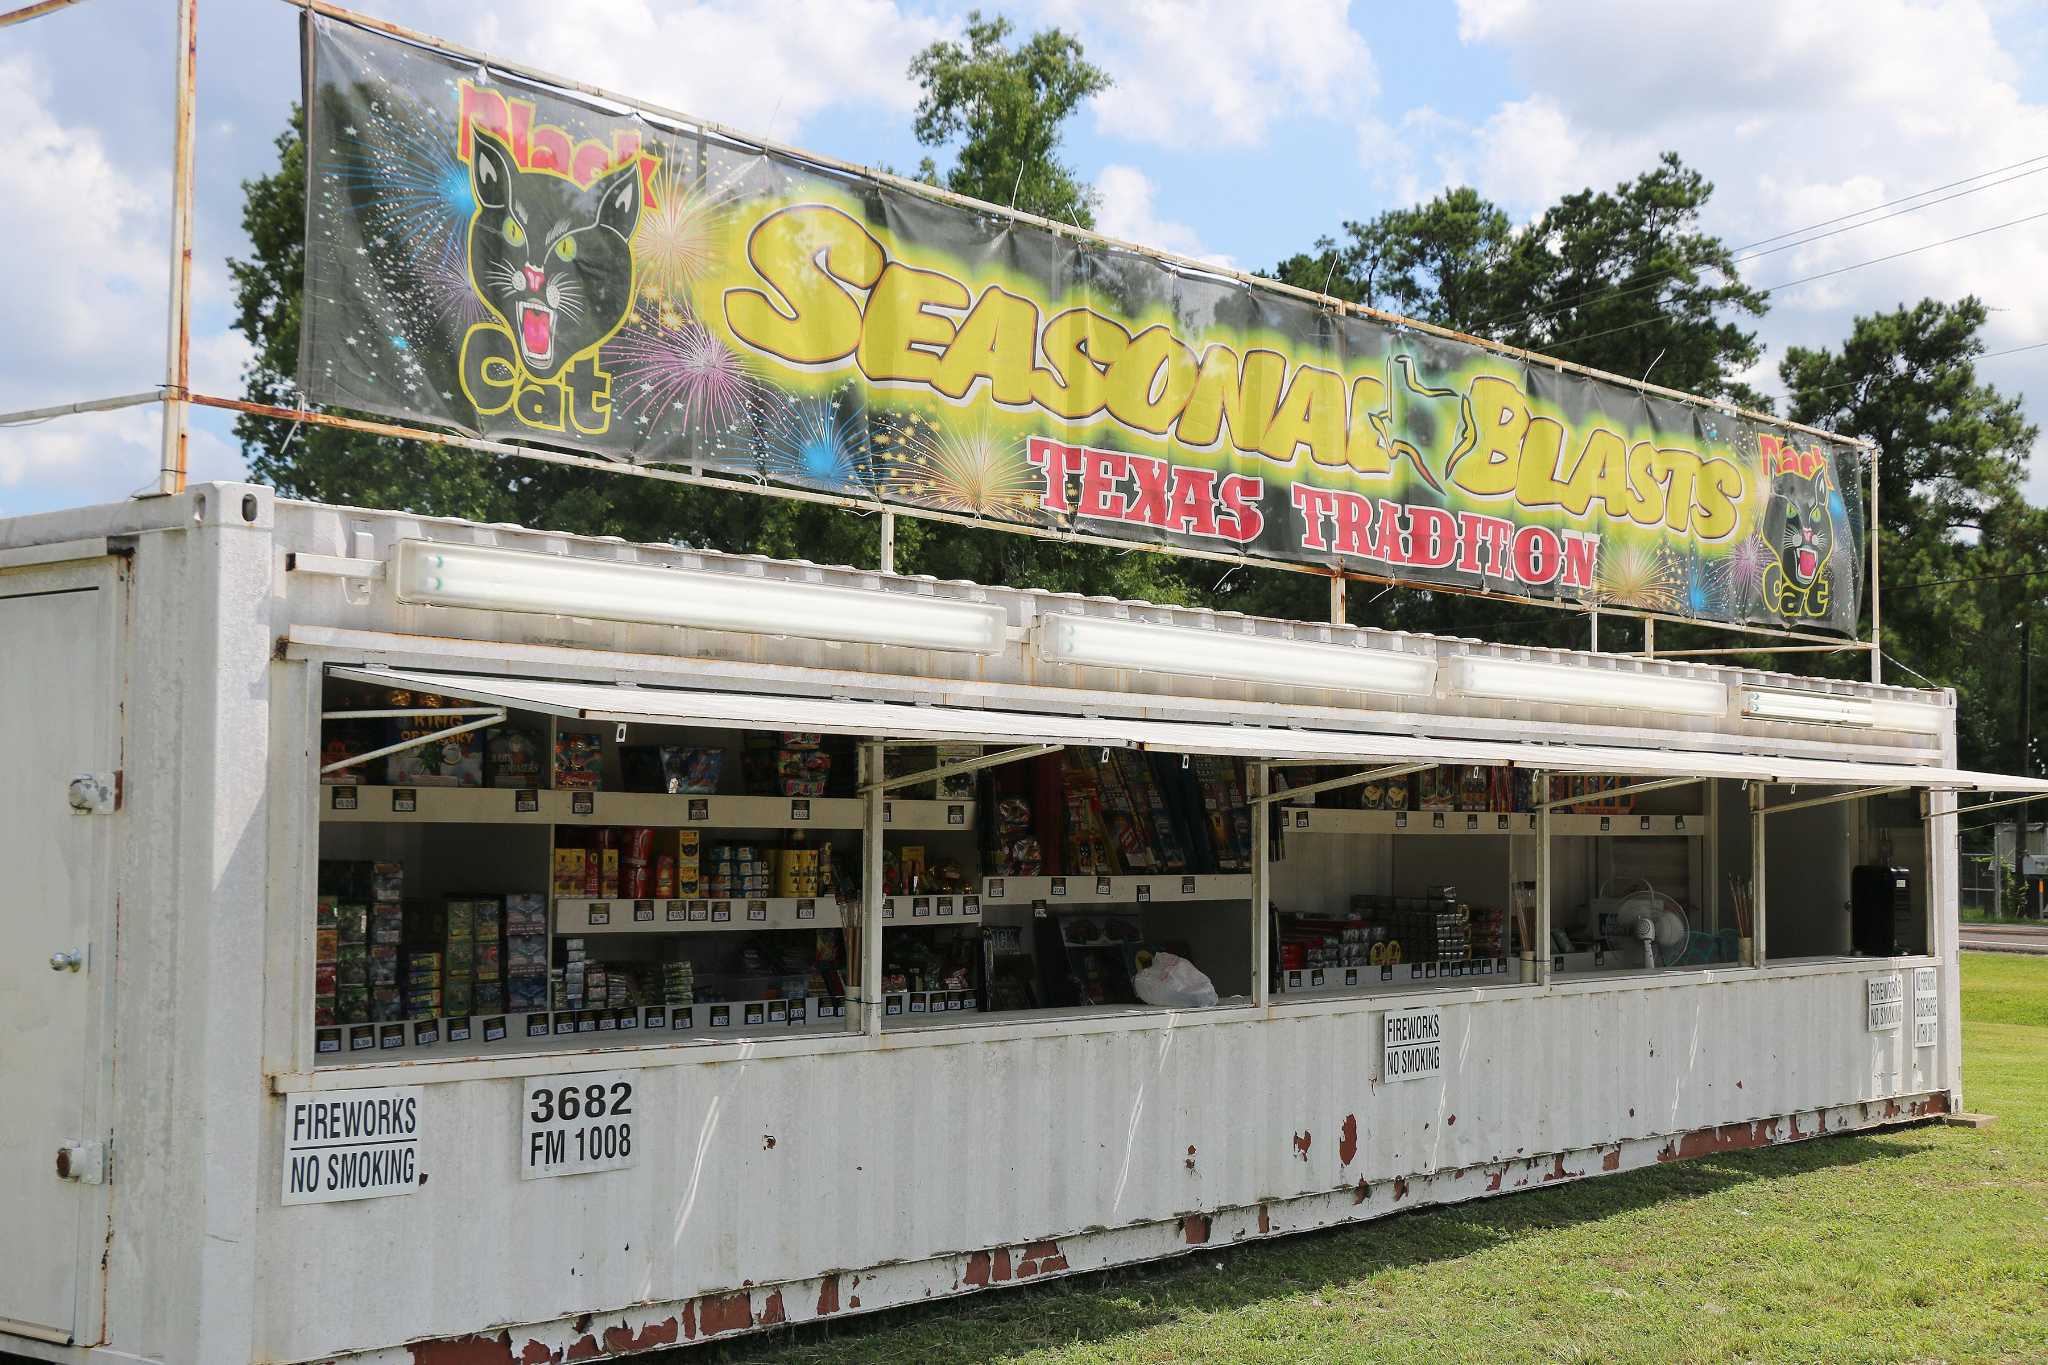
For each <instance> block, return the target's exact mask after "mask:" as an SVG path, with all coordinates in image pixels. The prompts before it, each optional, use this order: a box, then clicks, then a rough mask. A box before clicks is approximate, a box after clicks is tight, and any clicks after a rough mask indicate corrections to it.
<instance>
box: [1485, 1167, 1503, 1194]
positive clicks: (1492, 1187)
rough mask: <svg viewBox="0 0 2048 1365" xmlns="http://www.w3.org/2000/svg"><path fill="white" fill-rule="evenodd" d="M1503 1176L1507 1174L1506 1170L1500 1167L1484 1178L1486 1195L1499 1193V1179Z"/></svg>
mask: <svg viewBox="0 0 2048 1365" xmlns="http://www.w3.org/2000/svg"><path fill="white" fill-rule="evenodd" d="M1505 1174H1507V1169H1506V1168H1505V1167H1502V1168H1500V1169H1499V1170H1496V1171H1494V1172H1493V1174H1491V1175H1489V1176H1487V1177H1486V1192H1487V1193H1488V1194H1498V1193H1500V1178H1501V1177H1502V1176H1503V1175H1505Z"/></svg>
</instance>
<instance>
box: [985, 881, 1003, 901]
mask: <svg viewBox="0 0 2048 1365" xmlns="http://www.w3.org/2000/svg"><path fill="white" fill-rule="evenodd" d="M988 898H989V899H990V900H992V901H999V900H1001V899H1002V898H1003V879H1002V878H1001V877H990V878H989V879H988Z"/></svg>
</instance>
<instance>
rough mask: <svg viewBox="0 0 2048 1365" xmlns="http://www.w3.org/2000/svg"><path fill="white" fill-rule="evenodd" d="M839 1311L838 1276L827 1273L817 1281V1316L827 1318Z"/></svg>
mask: <svg viewBox="0 0 2048 1365" xmlns="http://www.w3.org/2000/svg"><path fill="white" fill-rule="evenodd" d="M838 1311H839V1277H838V1276H837V1275H827V1276H826V1277H825V1278H824V1279H822V1280H820V1281H819V1282H818V1316H819V1317H821V1318H829V1317H831V1316H832V1315H833V1314H834V1313H837V1312H838Z"/></svg>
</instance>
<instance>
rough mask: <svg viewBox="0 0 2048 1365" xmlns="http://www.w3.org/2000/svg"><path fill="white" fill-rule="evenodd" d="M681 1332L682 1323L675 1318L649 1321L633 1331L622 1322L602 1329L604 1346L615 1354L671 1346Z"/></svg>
mask: <svg viewBox="0 0 2048 1365" xmlns="http://www.w3.org/2000/svg"><path fill="white" fill-rule="evenodd" d="M682 1334H683V1325H682V1323H681V1322H679V1321H678V1320H676V1319H675V1318H665V1319H663V1320H662V1321H660V1322H650V1323H648V1324H647V1325H646V1326H645V1327H642V1328H641V1329H640V1330H639V1331H637V1332H636V1331H634V1330H633V1329H632V1328H630V1327H628V1326H626V1324H624V1323H623V1322H622V1323H620V1324H619V1325H618V1326H617V1327H607V1328H605V1329H604V1348H605V1350H607V1351H610V1352H612V1353H613V1354H615V1355H625V1354H627V1353H628V1352H631V1351H651V1350H653V1349H654V1348H655V1347H657V1346H673V1345H675V1344H676V1339H677V1338H678V1337H680V1336H681V1335H682Z"/></svg>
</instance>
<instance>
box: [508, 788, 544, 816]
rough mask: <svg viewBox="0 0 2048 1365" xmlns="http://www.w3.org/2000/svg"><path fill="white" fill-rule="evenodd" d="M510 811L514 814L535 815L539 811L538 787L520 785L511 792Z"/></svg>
mask: <svg viewBox="0 0 2048 1365" xmlns="http://www.w3.org/2000/svg"><path fill="white" fill-rule="evenodd" d="M512 813H513V814H515V815H537V814H539V813H540V789H539V788H537V787H522V788H521V789H520V790H518V791H516V792H514V793H512Z"/></svg>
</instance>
